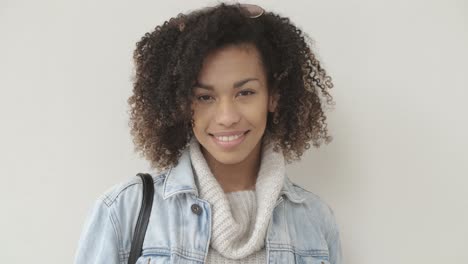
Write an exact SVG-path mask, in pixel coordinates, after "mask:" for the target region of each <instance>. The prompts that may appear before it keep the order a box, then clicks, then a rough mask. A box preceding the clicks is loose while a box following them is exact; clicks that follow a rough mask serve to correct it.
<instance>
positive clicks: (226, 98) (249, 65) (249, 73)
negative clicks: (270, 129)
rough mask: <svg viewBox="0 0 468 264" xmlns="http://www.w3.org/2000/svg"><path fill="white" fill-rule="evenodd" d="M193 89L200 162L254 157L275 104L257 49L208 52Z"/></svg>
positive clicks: (253, 47) (236, 161)
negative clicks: (202, 158)
mask: <svg viewBox="0 0 468 264" xmlns="http://www.w3.org/2000/svg"><path fill="white" fill-rule="evenodd" d="M193 89H194V90H193V94H194V99H193V101H192V110H193V111H194V117H193V120H194V127H193V132H194V135H195V137H196V138H197V140H198V142H200V145H201V149H202V151H203V153H204V155H205V158H207V159H215V160H216V161H217V162H220V163H223V164H238V163H241V162H242V161H244V160H245V159H247V158H251V157H252V155H258V153H259V151H260V149H261V139H262V136H263V134H264V132H265V128H266V123H267V113H268V111H270V112H273V111H274V109H275V107H276V102H277V98H276V97H273V96H270V95H269V92H268V87H267V83H266V76H265V72H264V69H263V66H262V64H261V61H260V54H259V53H258V50H257V49H256V47H255V46H254V45H250V44H248V45H247V44H246V45H242V46H238V45H237V46H234V45H230V46H226V47H223V48H220V49H218V50H215V51H213V52H211V53H210V54H209V55H208V56H207V57H206V58H205V60H204V62H203V66H202V69H201V70H200V73H199V75H198V80H197V83H196V85H195V86H194V88H193Z"/></svg>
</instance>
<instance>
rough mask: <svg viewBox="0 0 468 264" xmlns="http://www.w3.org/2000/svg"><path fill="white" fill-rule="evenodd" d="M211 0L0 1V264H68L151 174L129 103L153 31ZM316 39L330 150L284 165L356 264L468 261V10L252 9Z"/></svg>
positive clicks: (425, 4) (313, 4) (425, 6)
mask: <svg viewBox="0 0 468 264" xmlns="http://www.w3.org/2000/svg"><path fill="white" fill-rule="evenodd" d="M216 3H217V2H215V1H164V2H162V1H138V2H137V1H110V0H106V1H90V0H87V1H83V0H81V1H74V2H68V1H51V0H49V1H28V2H26V1H13V0H12V1H5V0H3V1H1V2H0V88H1V94H0V120H1V130H0V131H1V132H0V133H1V136H0V149H1V152H0V155H1V156H0V158H1V159H0V160H1V164H0V176H1V184H0V208H1V217H0V244H1V245H0V260H1V261H0V262H1V263H71V262H72V260H73V258H74V254H75V249H76V245H77V241H78V238H79V234H80V232H81V228H82V224H83V222H84V220H85V217H86V214H87V212H88V210H89V209H90V207H91V205H92V203H93V201H94V200H95V199H96V198H97V197H98V196H99V195H100V194H101V193H103V192H104V191H105V190H107V189H108V188H110V187H111V186H113V185H115V184H117V183H119V182H121V181H123V180H127V179H128V178H130V177H134V175H135V174H136V173H137V172H139V171H146V170H147V169H148V163H147V162H146V161H145V160H143V159H141V158H140V157H139V156H138V155H137V154H135V153H133V145H132V141H131V137H130V134H129V128H128V125H127V122H128V114H127V111H128V107H127V103H126V100H127V98H128V97H129V96H130V94H131V89H132V87H131V86H132V85H131V76H132V71H133V66H132V59H131V56H132V52H133V49H134V48H135V43H136V42H137V41H138V40H139V39H140V37H141V36H143V35H144V33H146V32H147V31H151V30H152V29H153V28H155V27H156V25H158V24H161V23H162V22H164V21H165V20H168V19H169V18H170V17H172V16H176V15H177V14H178V13H181V12H182V13H186V12H188V11H191V10H193V9H197V8H200V7H203V6H206V5H212V4H216ZM251 3H258V4H261V5H262V6H263V7H264V8H265V9H267V10H270V11H274V12H277V13H279V14H280V15H283V16H287V17H290V18H291V20H292V21H293V22H294V23H295V24H296V25H298V26H299V27H300V28H301V29H303V30H304V31H305V32H307V33H308V34H309V35H310V36H311V37H312V38H313V39H314V41H315V42H314V46H313V49H314V50H315V51H316V52H317V54H318V57H319V59H320V60H321V62H322V64H323V66H324V67H325V69H326V70H327V71H328V73H329V74H330V75H331V76H332V77H333V81H334V84H335V87H334V88H333V90H332V91H331V92H332V95H333V96H334V98H335V101H336V107H335V110H333V111H329V112H328V119H327V121H328V128H329V130H330V134H331V135H333V136H334V141H333V142H332V143H331V144H329V145H323V146H322V147H321V148H320V149H314V148H311V149H310V150H309V152H308V153H307V154H306V155H305V156H304V160H303V162H301V163H298V164H294V165H292V166H289V167H288V169H289V176H290V178H291V179H292V180H293V181H295V182H296V183H298V184H300V185H303V186H304V187H306V188H307V189H309V190H311V191H312V192H314V193H316V194H318V195H319V196H321V197H322V198H323V199H324V200H325V201H326V202H327V203H328V204H329V205H330V206H331V207H332V208H333V210H334V212H335V216H336V218H337V221H338V224H339V226H340V232H341V238H342V243H343V254H344V258H345V260H346V263H349V264H358V263H359V264H362V263H368V264H371V263H372V264H375V263H379V264H395V263H399V264H402V263H425V264H432V263H434V264H436V263H468V251H467V245H468V238H467V237H468V227H467V224H468V198H467V193H468V192H467V191H468V180H467V177H468V158H467V148H468V139H467V137H466V136H467V135H468V122H467V121H468V118H467V113H468V105H467V100H468V92H467V89H468V85H467V84H468V81H467V79H466V78H467V75H468V70H467V69H468V62H467V61H468V48H467V47H468V4H467V2H466V1H461V0H460V1H455V0H450V1H449V0H446V1H427V0H426V1H422V0H420V1H417V0H411V1H408V0H405V1H403V0H393V1H390V0H388V1H382V0H377V1H376V0H374V1H364V0H360V1H357V0H353V1H330V0H327V1H251Z"/></svg>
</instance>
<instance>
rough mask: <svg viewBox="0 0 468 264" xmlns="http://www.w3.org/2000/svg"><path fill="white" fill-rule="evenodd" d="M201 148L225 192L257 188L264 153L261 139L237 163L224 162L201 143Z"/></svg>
mask: <svg viewBox="0 0 468 264" xmlns="http://www.w3.org/2000/svg"><path fill="white" fill-rule="evenodd" d="M200 149H201V152H202V153H203V156H204V157H205V160H206V163H207V164H208V166H209V167H210V170H211V172H212V173H213V176H214V177H215V178H216V180H217V181H218V183H219V184H220V185H221V187H222V189H223V191H224V192H225V193H228V192H236V191H243V190H253V189H255V183H256V182H257V175H258V170H259V169H260V161H261V154H262V153H261V150H262V141H261V140H260V141H259V142H258V143H257V145H256V146H255V148H254V149H253V150H252V151H251V152H250V154H249V155H248V156H247V157H246V158H245V159H244V160H243V161H241V162H240V163H237V164H223V163H221V162H219V161H217V160H216V159H215V158H214V157H213V156H211V154H209V153H208V152H207V151H206V150H205V149H204V148H203V147H202V146H201V145H200Z"/></svg>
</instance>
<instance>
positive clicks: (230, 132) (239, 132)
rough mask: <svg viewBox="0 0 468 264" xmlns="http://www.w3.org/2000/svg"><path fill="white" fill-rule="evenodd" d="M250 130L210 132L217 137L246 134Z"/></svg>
mask: <svg viewBox="0 0 468 264" xmlns="http://www.w3.org/2000/svg"><path fill="white" fill-rule="evenodd" d="M249 131H250V130H244V131H242V130H239V131H229V132H219V133H209V134H210V135H211V136H215V137H229V136H237V135H241V134H246V133H247V132H249Z"/></svg>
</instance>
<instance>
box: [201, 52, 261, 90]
mask: <svg viewBox="0 0 468 264" xmlns="http://www.w3.org/2000/svg"><path fill="white" fill-rule="evenodd" d="M250 77H255V78H259V79H262V80H264V78H265V76H264V69H263V65H262V61H261V55H260V53H259V51H258V49H257V48H256V47H255V46H254V45H253V44H242V45H228V46H225V47H222V48H219V49H216V50H214V51H212V52H210V53H209V54H208V55H207V56H206V57H205V59H204V61H203V65H202V68H201V70H200V73H199V75H198V80H199V81H200V82H204V83H212V84H214V83H219V82H223V81H224V82H226V81H231V82H235V81H238V80H239V79H240V78H250Z"/></svg>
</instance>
